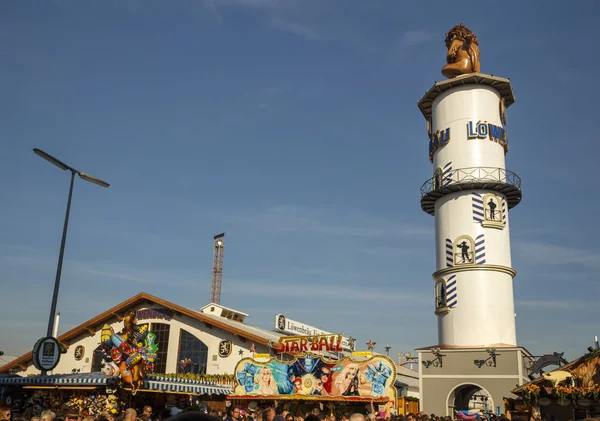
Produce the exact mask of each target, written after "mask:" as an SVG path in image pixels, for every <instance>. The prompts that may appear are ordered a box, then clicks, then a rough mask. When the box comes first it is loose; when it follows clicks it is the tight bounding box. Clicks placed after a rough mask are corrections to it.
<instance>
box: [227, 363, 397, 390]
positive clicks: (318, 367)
mask: <svg viewBox="0 0 600 421" xmlns="http://www.w3.org/2000/svg"><path fill="white" fill-rule="evenodd" d="M235 377H236V380H237V386H236V387H235V390H234V395H236V396H243V395H267V396H271V395H280V396H281V395H290V396H291V395H304V396H306V395H313V396H334V397H342V398H343V397H349V398H351V397H355V398H356V397H361V398H389V399H390V400H394V401H395V399H396V389H395V388H394V382H395V380H396V369H395V365H394V363H393V361H392V360H390V359H389V358H388V357H385V356H374V357H372V358H370V359H368V360H365V361H357V360H353V359H350V358H344V359H343V360H339V361H334V360H328V359H327V358H324V357H321V356H317V355H314V354H310V353H307V354H304V355H301V356H299V357H297V358H296V359H294V360H293V361H280V360H277V359H271V360H269V361H262V362H261V361H257V360H254V359H250V358H244V359H242V360H240V362H239V363H238V364H237V366H236V368H235Z"/></svg>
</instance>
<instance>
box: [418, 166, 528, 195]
mask: <svg viewBox="0 0 600 421" xmlns="http://www.w3.org/2000/svg"><path fill="white" fill-rule="evenodd" d="M464 183H500V184H509V185H513V186H515V187H516V188H517V189H519V190H520V189H521V178H520V177H519V176H518V175H517V174H515V173H514V172H512V171H508V170H505V169H504V168H491V167H473V168H459V169H456V170H453V171H450V172H447V173H445V174H442V176H441V177H440V176H439V175H436V176H434V177H431V178H430V179H429V180H427V181H426V182H425V183H423V185H422V186H421V198H423V196H426V195H428V194H430V193H432V192H434V191H435V190H441V189H443V188H446V187H448V186H451V185H453V184H464Z"/></svg>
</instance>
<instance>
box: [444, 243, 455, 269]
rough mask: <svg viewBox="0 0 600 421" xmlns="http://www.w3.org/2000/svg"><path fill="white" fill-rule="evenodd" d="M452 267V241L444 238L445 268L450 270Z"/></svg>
mask: <svg viewBox="0 0 600 421" xmlns="http://www.w3.org/2000/svg"><path fill="white" fill-rule="evenodd" d="M453 265H454V254H453V253H452V240H451V239H449V238H446V267H449V268H451V267H452V266H453Z"/></svg>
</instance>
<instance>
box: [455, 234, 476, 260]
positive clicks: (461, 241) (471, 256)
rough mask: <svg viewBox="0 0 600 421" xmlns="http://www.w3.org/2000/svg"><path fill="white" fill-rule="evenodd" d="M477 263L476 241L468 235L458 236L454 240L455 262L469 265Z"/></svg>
mask: <svg viewBox="0 0 600 421" xmlns="http://www.w3.org/2000/svg"><path fill="white" fill-rule="evenodd" d="M473 263H475V242H474V241H473V239H472V238H471V237H469V236H468V235H463V236H461V237H458V238H457V239H456V241H455V242H454V264H455V265H468V264H473Z"/></svg>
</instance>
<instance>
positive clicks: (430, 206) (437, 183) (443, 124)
mask: <svg viewBox="0 0 600 421" xmlns="http://www.w3.org/2000/svg"><path fill="white" fill-rule="evenodd" d="M514 100H515V98H514V95H513V92H512V88H511V86H510V81H509V80H508V79H503V78H499V77H495V76H490V75H485V74H482V73H470V74H465V75H460V76H457V77H455V78H453V79H449V80H446V81H443V82H438V83H436V84H435V85H434V86H433V88H432V89H430V90H429V91H428V92H427V94H426V95H425V96H424V97H423V98H422V99H421V100H420V101H419V108H420V109H421V112H422V113H423V115H424V116H425V118H426V120H427V123H428V124H427V127H428V132H429V138H430V143H429V159H430V161H431V162H432V163H433V177H432V178H431V180H429V181H427V182H426V183H425V184H423V186H422V187H421V208H422V209H423V210H424V211H425V212H427V213H429V214H430V215H434V216H435V243H436V265H437V266H436V271H435V273H434V274H433V279H434V281H435V304H436V307H435V308H436V310H435V313H436V315H437V318H438V344H440V345H446V346H455V347H472V346H479V347H481V346H495V345H504V346H511V345H512V346H515V345H516V343H517V340H516V330H515V311H514V298H513V278H514V276H515V274H516V272H515V271H514V270H513V269H512V267H511V257H510V235H509V218H508V211H509V209H511V208H513V207H514V206H516V205H517V204H518V203H519V202H520V201H521V180H520V178H519V177H518V176H517V175H516V174H514V173H512V172H510V171H508V170H506V169H505V162H504V160H505V155H506V153H507V152H508V140H507V134H506V131H505V129H504V127H503V125H504V124H506V119H505V110H506V108H507V107H508V106H510V105H511V104H512V103H513V102H514Z"/></svg>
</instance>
